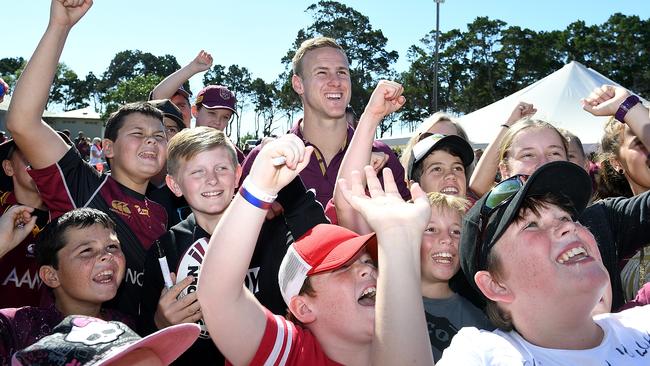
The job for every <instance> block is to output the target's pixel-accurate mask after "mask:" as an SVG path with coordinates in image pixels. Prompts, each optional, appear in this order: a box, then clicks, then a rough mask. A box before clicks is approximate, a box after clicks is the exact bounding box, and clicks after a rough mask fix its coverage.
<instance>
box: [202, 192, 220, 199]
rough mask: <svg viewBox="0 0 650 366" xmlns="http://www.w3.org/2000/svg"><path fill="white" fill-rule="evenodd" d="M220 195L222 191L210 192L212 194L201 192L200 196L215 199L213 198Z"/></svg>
mask: <svg viewBox="0 0 650 366" xmlns="http://www.w3.org/2000/svg"><path fill="white" fill-rule="evenodd" d="M222 194H223V191H218V192H215V191H212V192H203V193H201V196H202V197H205V198H215V197H220V196H221V195H222Z"/></svg>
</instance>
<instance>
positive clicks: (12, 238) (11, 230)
mask: <svg viewBox="0 0 650 366" xmlns="http://www.w3.org/2000/svg"><path fill="white" fill-rule="evenodd" d="M32 212H34V209H33V208H31V207H27V206H12V207H11V208H9V209H8V210H7V211H6V212H5V213H4V214H3V215H2V216H0V257H2V256H3V255H5V254H7V253H8V252H9V251H10V250H12V249H13V248H15V247H16V246H17V245H18V244H20V243H21V242H22V241H23V240H25V238H26V237H27V235H29V233H31V232H32V229H34V226H35V225H36V216H32Z"/></svg>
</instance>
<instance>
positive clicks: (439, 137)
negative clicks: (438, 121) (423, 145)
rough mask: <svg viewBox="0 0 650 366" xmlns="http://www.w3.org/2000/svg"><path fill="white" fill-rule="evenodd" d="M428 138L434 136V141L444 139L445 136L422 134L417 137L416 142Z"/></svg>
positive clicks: (429, 133)
mask: <svg viewBox="0 0 650 366" xmlns="http://www.w3.org/2000/svg"><path fill="white" fill-rule="evenodd" d="M429 136H434V137H435V138H436V139H438V140H440V139H441V138H443V137H445V136H447V135H443V134H441V133H431V132H423V133H421V134H420V136H418V142H420V141H422V140H424V139H426V138H427V137H429Z"/></svg>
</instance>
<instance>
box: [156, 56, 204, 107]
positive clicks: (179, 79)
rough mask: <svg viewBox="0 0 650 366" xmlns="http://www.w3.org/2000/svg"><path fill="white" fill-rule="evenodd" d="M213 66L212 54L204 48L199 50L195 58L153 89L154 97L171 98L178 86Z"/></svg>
mask: <svg viewBox="0 0 650 366" xmlns="http://www.w3.org/2000/svg"><path fill="white" fill-rule="evenodd" d="M211 67H212V55H210V54H209V53H207V52H205V51H204V50H201V51H199V54H198V55H196V57H195V58H194V60H192V61H191V62H190V63H189V64H187V65H185V66H183V67H182V68H181V69H179V70H178V71H176V72H174V73H173V74H171V75H169V76H167V77H166V78H165V79H163V81H161V82H160V83H158V85H156V87H155V88H153V90H152V91H151V97H152V99H170V98H171V97H172V96H173V95H174V93H176V91H177V90H178V88H180V87H181V85H183V83H185V82H186V81H188V80H189V79H190V78H191V77H192V76H194V75H196V74H198V73H200V72H202V71H206V70H209V69H210V68H211Z"/></svg>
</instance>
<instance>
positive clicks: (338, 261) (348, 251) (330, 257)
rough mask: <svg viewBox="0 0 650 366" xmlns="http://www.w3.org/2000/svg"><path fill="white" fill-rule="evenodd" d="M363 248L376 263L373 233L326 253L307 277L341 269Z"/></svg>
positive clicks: (358, 237)
mask: <svg viewBox="0 0 650 366" xmlns="http://www.w3.org/2000/svg"><path fill="white" fill-rule="evenodd" d="M363 248H366V250H367V251H368V254H370V256H371V257H372V258H373V260H375V261H377V236H376V235H375V233H370V234H366V235H361V236H357V237H354V238H351V239H348V240H346V241H344V242H342V243H340V244H339V245H337V246H336V247H334V248H333V249H332V250H331V251H330V252H329V253H327V255H326V256H325V257H324V258H323V260H322V261H321V262H320V263H319V264H318V265H316V266H314V267H313V268H312V269H311V271H309V272H308V273H307V275H309V276H311V275H314V274H318V273H322V272H328V271H333V270H335V269H338V268H341V267H342V266H343V265H344V264H345V263H347V262H348V261H350V259H352V258H354V257H355V256H356V255H357V254H359V252H360V251H361V250H362V249H363Z"/></svg>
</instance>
